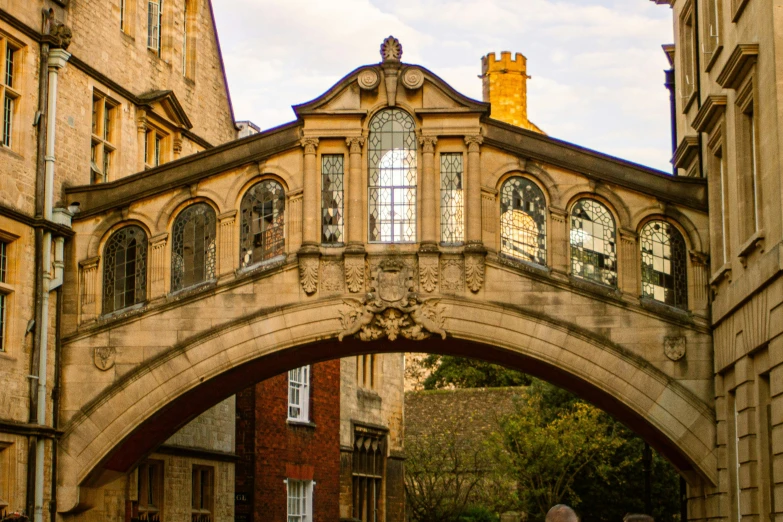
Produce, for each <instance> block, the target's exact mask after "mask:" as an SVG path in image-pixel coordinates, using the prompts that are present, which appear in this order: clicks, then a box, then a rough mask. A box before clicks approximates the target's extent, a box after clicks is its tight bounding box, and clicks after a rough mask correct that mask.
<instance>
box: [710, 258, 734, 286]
mask: <svg viewBox="0 0 783 522" xmlns="http://www.w3.org/2000/svg"><path fill="white" fill-rule="evenodd" d="M724 279H728V280H729V282H731V263H726V264H725V265H723V266H722V267H720V268H719V269H718V270H717V271H716V272H715V273H714V274H713V275H712V277H711V278H710V287H711V288H712V291H713V292H715V293H717V292H718V287H719V286H720V284H721V282H722V281H723V280H724Z"/></svg>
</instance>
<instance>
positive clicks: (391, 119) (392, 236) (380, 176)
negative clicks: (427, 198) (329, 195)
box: [368, 109, 416, 243]
mask: <svg viewBox="0 0 783 522" xmlns="http://www.w3.org/2000/svg"><path fill="white" fill-rule="evenodd" d="M368 158H369V162H370V164H369V166H368V168H369V173H370V179H369V183H368V189H369V194H368V196H369V209H368V215H369V235H370V241H371V242H376V243H413V242H415V241H416V130H415V126H414V123H413V118H411V116H410V115H409V114H408V113H407V112H405V111H402V110H400V109H385V110H383V111H381V112H379V113H378V114H376V115H375V116H374V117H373V119H372V121H371V122H370V140H369V150H368Z"/></svg>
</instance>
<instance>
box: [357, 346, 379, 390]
mask: <svg viewBox="0 0 783 522" xmlns="http://www.w3.org/2000/svg"><path fill="white" fill-rule="evenodd" d="M377 370H378V354H374V353H368V354H362V355H357V356H356V385H357V386H358V387H359V388H364V389H368V390H375V389H377V386H378V384H379V383H378V375H379V373H380V372H378V371H377Z"/></svg>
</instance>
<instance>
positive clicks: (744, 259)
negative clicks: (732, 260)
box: [737, 229, 764, 268]
mask: <svg viewBox="0 0 783 522" xmlns="http://www.w3.org/2000/svg"><path fill="white" fill-rule="evenodd" d="M756 249H759V252H761V253H764V230H763V229H762V230H757V231H756V233H755V234H753V235H752V236H750V239H748V240H747V241H746V242H745V243H744V244H743V245H742V246H740V248H739V253H738V254H737V257H738V258H739V260H740V263H742V267H743V268H747V267H748V257H749V256H750V254H752V253H753V252H754V251H755V250H756Z"/></svg>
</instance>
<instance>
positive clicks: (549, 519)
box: [545, 504, 579, 522]
mask: <svg viewBox="0 0 783 522" xmlns="http://www.w3.org/2000/svg"><path fill="white" fill-rule="evenodd" d="M545 522H579V517H578V516H576V513H575V512H574V510H573V509H571V508H570V507H568V506H566V505H565V504H558V505H556V506H552V508H551V509H550V510H549V512H547V514H546V521H545Z"/></svg>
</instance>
